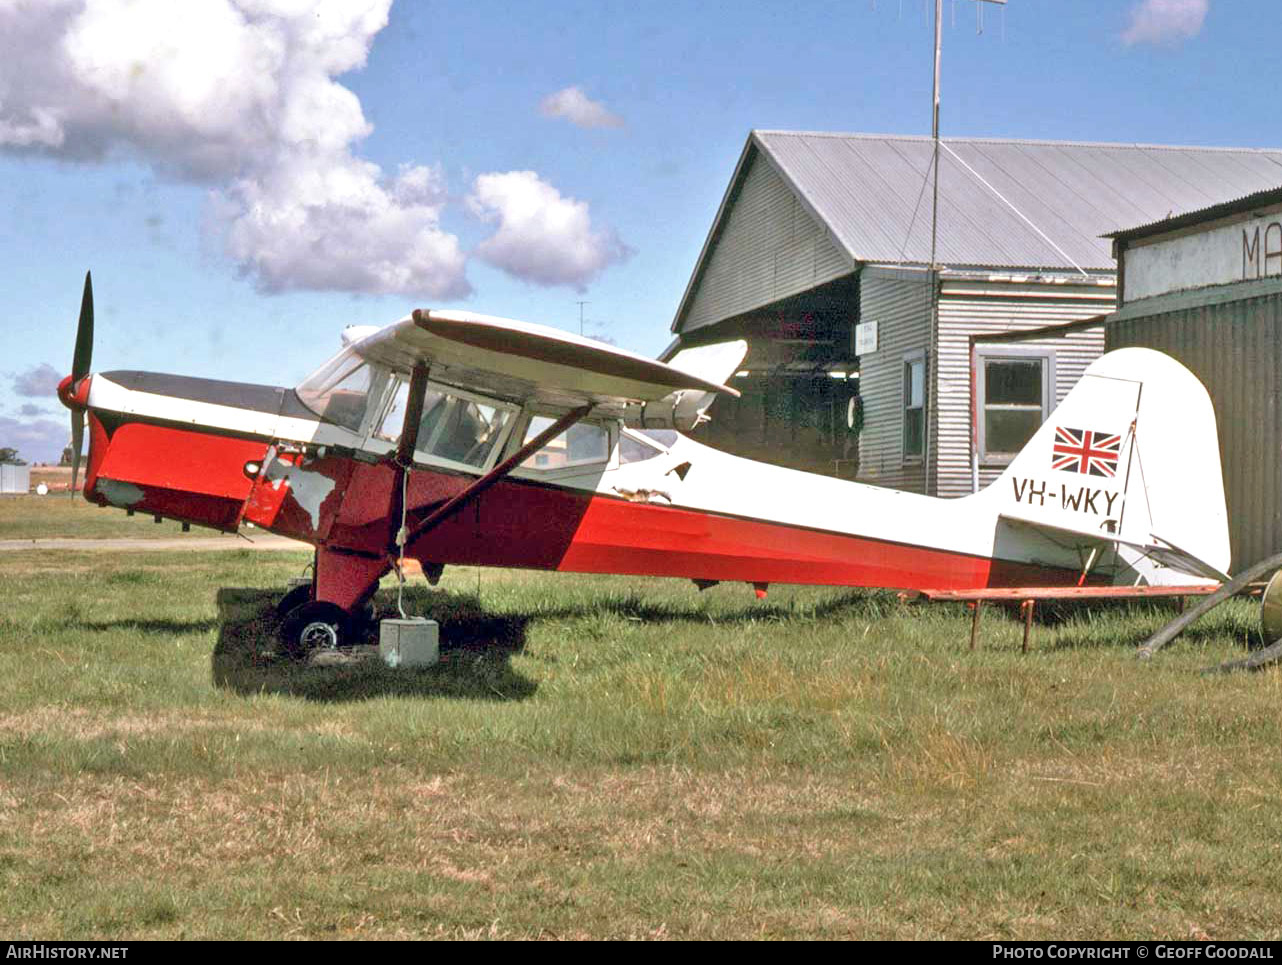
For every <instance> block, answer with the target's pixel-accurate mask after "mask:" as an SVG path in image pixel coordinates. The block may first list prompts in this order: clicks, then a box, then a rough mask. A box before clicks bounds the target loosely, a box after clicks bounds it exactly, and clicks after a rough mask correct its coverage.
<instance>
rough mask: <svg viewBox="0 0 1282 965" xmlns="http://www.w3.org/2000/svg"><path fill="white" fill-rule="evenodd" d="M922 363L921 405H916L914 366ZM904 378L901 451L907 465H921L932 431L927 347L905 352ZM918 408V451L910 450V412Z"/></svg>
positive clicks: (901, 407) (901, 404) (901, 406)
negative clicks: (919, 425)
mask: <svg viewBox="0 0 1282 965" xmlns="http://www.w3.org/2000/svg"><path fill="white" fill-rule="evenodd" d="M918 364H920V365H921V405H920V406H914V405H911V404H910V403H911V402H912V367H913V366H914V365H918ZM900 377H901V378H902V380H903V388H902V393H903V394H902V396H901V399H900V410H899V411H900V422H901V427H900V428H901V431H900V437H899V446H900V449H899V453H900V457H901V458H902V460H903V462H904V464H905V465H913V466H917V465H921V463H922V462H923V461H924V460H925V458H926V446H927V443H926V435H927V433H928V432H929V431H930V427H929V425H928V421H929V420H928V413H929V412H930V358H929V356H928V354H927V352H926V350H925V349H917V351H915V352H905V353H904V357H903V368H902V371H901V376H900ZM917 408H920V409H921V449H920V450H919V451H917V452H909V451H908V413H909V412H910V411H913V410H915V409H917Z"/></svg>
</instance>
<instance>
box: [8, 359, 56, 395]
mask: <svg viewBox="0 0 1282 965" xmlns="http://www.w3.org/2000/svg"><path fill="white" fill-rule="evenodd" d="M61 381H62V375H61V374H59V372H58V370H57V369H55V368H54V367H53V366H52V365H50V364H49V363H48V362H42V363H41V364H40V365H37V366H35V367H33V368H29V369H27V370H26V371H25V372H19V373H18V374H17V375H15V376H14V377H13V391H14V393H15V394H17V395H20V396H23V397H25V398H28V399H37V398H44V397H47V396H54V395H57V394H58V383H59V382H61Z"/></svg>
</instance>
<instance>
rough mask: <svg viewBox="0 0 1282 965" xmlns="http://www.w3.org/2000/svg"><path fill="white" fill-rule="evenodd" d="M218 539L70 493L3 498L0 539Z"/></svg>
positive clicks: (0, 500) (197, 529)
mask: <svg viewBox="0 0 1282 965" xmlns="http://www.w3.org/2000/svg"><path fill="white" fill-rule="evenodd" d="M216 535H218V533H217V531H216V530H212V529H202V528H200V527H194V526H193V527H192V529H191V532H190V533H188V534H184V533H183V531H182V526H181V524H179V523H175V522H173V521H172V520H165V521H163V522H161V523H159V524H157V523H156V522H154V521H153V520H152V518H151V517H150V516H147V515H144V514H138V515H135V516H130V515H128V514H127V513H124V512H121V511H120V510H119V509H111V508H103V507H100V506H95V505H94V504H93V503H87V502H85V501H84V500H83V499H81V498H80V496H78V495H77V496H75V497H74V498H73V497H72V496H70V495H68V494H67V493H66V492H60V493H50V494H49V495H47V496H35V495H23V496H7V495H6V496H0V539H28V538H37V537H43V538H45V539H110V538H117V539H118V538H122V537H134V538H138V539H159V538H165V539H174V538H181V537H184V536H187V537H188V538H190V537H191V536H204V537H210V536H216ZM227 538H228V539H233V538H234V537H231V536H229V537H227Z"/></svg>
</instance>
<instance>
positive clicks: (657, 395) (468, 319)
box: [353, 309, 746, 418]
mask: <svg viewBox="0 0 1282 965" xmlns="http://www.w3.org/2000/svg"><path fill="white" fill-rule="evenodd" d="M744 348H745V349H746V346H744ZM353 349H354V350H355V351H356V352H357V353H359V354H360V355H361V356H362V357H363V358H367V359H370V360H372V361H376V362H378V363H380V364H383V365H386V366H389V367H390V368H392V369H394V370H396V371H400V372H409V371H410V370H411V369H412V368H413V367H414V365H416V364H418V363H426V364H427V365H429V366H430V367H431V378H432V379H433V380H434V381H438V382H442V383H444V384H447V385H452V386H455V387H457V388H460V389H471V390H472V391H475V392H480V393H482V394H485V395H489V396H495V397H498V398H502V399H507V400H509V401H512V402H517V403H525V402H535V403H538V404H539V405H541V406H544V407H546V408H548V409H550V410H553V411H558V410H564V411H569V410H570V409H574V408H578V407H580V406H583V405H585V404H588V403H590V404H592V405H593V406H594V407H595V409H596V411H597V412H598V413H599V414H610V415H615V416H618V417H620V418H622V417H624V416H625V413H626V412H627V411H628V410H629V407H631V408H632V409H635V408H636V407H637V406H638V405H639V404H640V403H658V402H659V401H660V400H664V399H667V398H668V397H670V396H673V394H674V393H687V394H690V393H693V394H695V395H702V394H703V393H709V395H708V400H709V401H711V399H712V398H714V397H715V396H716V395H729V396H738V395H739V393H738V392H737V391H735V390H734V389H732V388H730V387H729V386H727V385H723V384H721V382H719V381H714V380H713V378H706V377H704V376H703V375H697V374H693V373H692V372H690V371H686V370H685V369H683V368H681V367H679V366H678V365H669V364H666V363H664V362H659V361H656V360H654V359H648V358H645V357H644V356H641V355H635V354H633V353H632V352H627V351H624V350H623V349H619V348H615V347H614V346H612V345H606V344H604V343H603V342H597V341H594V340H592V339H588V338H583V337H581V336H578V335H573V334H571V333H569V332H563V331H560V330H559V329H554V328H547V327H545V326H543V325H532V324H529V323H527V322H517V321H512V320H511V319H506V318H496V317H494V316H491V315H477V314H474V313H472V312H457V311H439V310H431V311H426V310H422V309H416V310H415V311H414V314H413V315H411V316H410V317H409V318H406V319H403V320H402V321H400V322H397V323H395V324H394V325H389V326H387V327H386V328H382V329H379V330H378V331H377V332H374V333H373V334H370V335H367V336H366V337H364V338H361V339H359V340H358V341H356V342H354V343H353ZM742 357H743V353H742V352H740V353H739V354H738V356H737V357H736V358H735V359H734V360H733V361H731V360H729V359H728V357H723V358H720V359H719V368H720V369H721V370H724V371H725V374H724V375H721V374H720V373H719V372H718V373H717V374H716V376H715V377H716V378H726V377H728V376H729V375H730V374H731V373H732V372H733V371H734V367H735V366H737V364H738V362H739V361H740V360H741V359H742ZM727 362H729V368H728V370H726V363H727Z"/></svg>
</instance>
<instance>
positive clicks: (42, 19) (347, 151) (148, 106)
mask: <svg viewBox="0 0 1282 965" xmlns="http://www.w3.org/2000/svg"><path fill="white" fill-rule="evenodd" d="M390 5H391V0H189V2H183V3H175V2H173V0H42V2H26V0H0V150H7V151H10V152H17V153H43V154H46V155H52V156H56V157H61V158H64V159H68V160H75V161H101V160H110V159H113V158H118V157H124V158H131V159H137V160H141V161H143V162H146V163H148V164H150V165H152V167H154V168H155V169H156V170H157V171H159V172H161V173H163V174H165V175H168V176H171V177H176V178H181V179H185V180H189V181H193V182H197V183H203V184H208V185H210V186H211V187H212V188H213V189H214V191H213V195H214V202H215V203H214V205H213V211H214V213H215V216H216V222H217V224H218V225H219V226H220V227H221V228H222V229H223V230H225V231H226V237H227V245H228V250H229V252H230V253H231V254H232V256H233V257H235V258H236V259H237V261H238V262H239V263H240V264H241V266H242V268H243V270H244V271H246V272H247V273H248V274H250V275H252V276H253V277H254V278H255V280H256V281H257V282H258V284H259V286H260V287H262V288H263V289H266V290H270V291H280V290H285V289H291V288H311V289H328V290H349V291H362V292H380V293H386V292H401V293H406V294H428V295H432V296H434V297H442V298H443V297H454V296H458V295H461V294H466V293H467V291H468V290H469V288H468V284H467V280H466V277H465V275H464V257H463V255H462V253H461V252H460V250H459V246H458V241H457V239H456V238H455V237H454V236H453V235H450V234H448V233H446V232H444V231H443V230H442V229H441V228H440V226H439V220H440V213H441V209H442V206H443V204H444V192H443V191H442V190H441V189H440V184H439V181H440V177H439V173H438V172H436V171H434V170H432V169H429V168H421V167H413V168H407V169H403V170H402V171H400V172H399V173H398V174H396V175H388V174H386V173H385V172H383V171H382V170H381V169H380V168H379V167H378V166H377V165H375V164H371V163H369V162H367V161H364V160H361V159H360V158H359V157H357V156H356V154H355V151H354V148H355V146H356V144H357V143H358V142H359V141H360V140H361V139H362V138H364V137H365V136H366V135H367V134H368V133H369V132H370V125H369V123H368V122H367V121H366V120H365V117H364V114H363V112H362V110H361V105H360V102H359V100H358V99H357V97H356V96H355V95H354V94H353V93H352V92H351V91H350V90H348V89H347V88H345V87H343V86H342V85H341V84H338V83H337V82H336V81H335V80H334V78H335V77H337V76H338V75H340V74H342V73H343V72H345V71H348V70H352V69H354V68H357V67H360V66H362V65H363V64H364V63H365V59H366V56H367V55H368V53H369V48H370V44H371V43H372V41H373V38H374V35H375V34H377V33H378V32H379V31H380V30H381V29H382V28H383V27H384V26H385V25H386V24H387V14H388V9H389V7H390Z"/></svg>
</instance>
